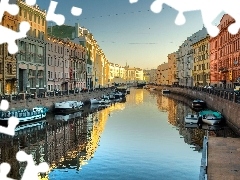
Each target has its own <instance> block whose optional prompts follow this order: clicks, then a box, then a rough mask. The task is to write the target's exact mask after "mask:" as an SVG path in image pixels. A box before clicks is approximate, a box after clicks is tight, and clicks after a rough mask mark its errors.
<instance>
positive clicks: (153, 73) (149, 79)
mask: <svg viewBox="0 0 240 180" xmlns="http://www.w3.org/2000/svg"><path fill="white" fill-rule="evenodd" d="M143 81H145V82H146V83H147V84H156V83H157V70H156V69H150V70H143Z"/></svg>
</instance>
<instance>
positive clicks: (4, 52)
mask: <svg viewBox="0 0 240 180" xmlns="http://www.w3.org/2000/svg"><path fill="white" fill-rule="evenodd" d="M18 24H19V22H18V17H17V16H12V15H10V14H9V13H7V12H5V13H4V14H3V18H2V22H1V25H2V26H5V27H7V28H9V29H12V30H14V31H17V30H18ZM16 70H17V67H16V55H12V54H9V53H8V48H7V44H1V45H0V94H14V93H15V92H16V81H17V73H16Z"/></svg>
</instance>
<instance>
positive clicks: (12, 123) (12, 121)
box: [0, 99, 19, 136]
mask: <svg viewBox="0 0 240 180" xmlns="http://www.w3.org/2000/svg"><path fill="white" fill-rule="evenodd" d="M8 108H9V102H8V101H7V100H5V99H3V100H2V101H1V105H0V109H1V110H2V111H6V110H8ZM18 124H19V119H18V118H16V117H10V118H9V119H8V127H3V126H0V133H4V134H6V135H10V136H14V135H15V128H16V126H17V125H18Z"/></svg>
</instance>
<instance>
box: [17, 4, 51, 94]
mask: <svg viewBox="0 0 240 180" xmlns="http://www.w3.org/2000/svg"><path fill="white" fill-rule="evenodd" d="M17 3H18V6H19V8H20V12H19V15H18V18H19V22H22V21H27V22H29V23H30V25H31V29H30V30H29V31H28V34H27V35H28V36H27V38H24V39H20V40H18V47H19V52H18V53H17V62H18V63H17V79H18V85H17V87H18V92H26V91H27V92H28V93H40V92H42V91H45V90H46V81H45V79H46V78H45V76H46V65H45V58H46V57H45V41H46V34H47V33H46V32H47V30H46V28H47V24H46V10H41V9H40V8H39V6H38V5H34V6H29V5H27V4H26V3H25V2H24V1H22V0H19V1H18V2H17Z"/></svg>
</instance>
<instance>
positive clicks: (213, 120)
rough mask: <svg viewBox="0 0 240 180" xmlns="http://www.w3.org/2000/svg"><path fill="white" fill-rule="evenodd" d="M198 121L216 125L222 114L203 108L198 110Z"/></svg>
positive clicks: (221, 119)
mask: <svg viewBox="0 0 240 180" xmlns="http://www.w3.org/2000/svg"><path fill="white" fill-rule="evenodd" d="M199 118H200V121H202V122H203V123H206V124H208V125H217V124H220V123H221V122H222V121H223V116H222V114H221V113H220V112H218V111H212V110H203V111H200V112H199Z"/></svg>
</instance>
